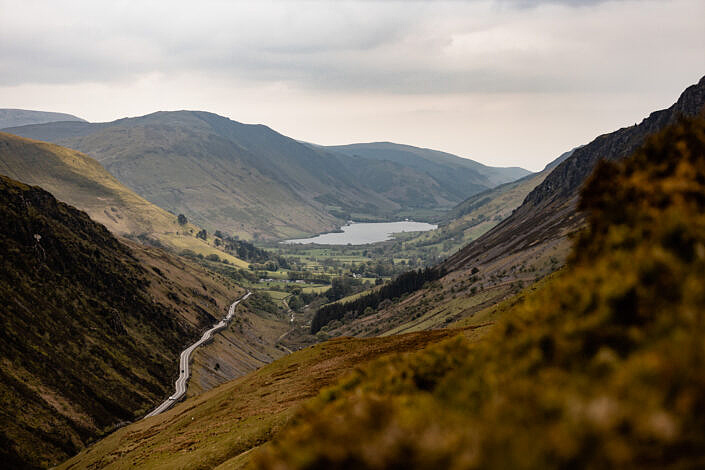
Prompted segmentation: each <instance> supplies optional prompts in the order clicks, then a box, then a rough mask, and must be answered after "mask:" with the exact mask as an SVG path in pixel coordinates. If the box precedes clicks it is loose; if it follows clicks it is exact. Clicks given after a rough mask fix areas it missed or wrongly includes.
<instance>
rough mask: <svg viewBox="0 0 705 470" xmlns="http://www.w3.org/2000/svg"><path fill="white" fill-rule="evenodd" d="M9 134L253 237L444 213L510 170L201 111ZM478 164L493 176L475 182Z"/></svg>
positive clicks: (193, 216) (212, 224) (209, 223)
mask: <svg viewBox="0 0 705 470" xmlns="http://www.w3.org/2000/svg"><path fill="white" fill-rule="evenodd" d="M7 131H8V132H11V133H13V134H17V135H21V136H25V137H29V138H35V139H40V140H47V141H52V142H56V143H60V144H62V145H66V146H69V147H71V148H75V149H78V150H81V151H83V152H85V153H87V154H88V155H90V156H92V157H94V158H96V159H97V160H98V161H99V162H100V163H101V164H103V166H105V168H106V169H107V170H108V171H110V172H111V173H112V174H113V175H115V176H116V177H117V178H118V179H119V180H120V181H122V182H123V183H125V184H126V185H127V186H129V187H130V188H132V189H133V190H135V191H136V192H137V193H138V194H140V195H141V196H143V197H145V198H146V199H148V200H149V201H151V202H153V203H155V204H157V205H158V206H160V207H163V208H165V209H167V210H169V211H172V212H174V213H184V214H186V215H187V216H188V217H189V219H190V220H193V221H194V222H196V223H198V224H199V225H202V226H205V227H206V228H208V229H209V230H211V231H212V230H215V229H220V230H224V231H227V232H230V233H232V234H237V235H239V236H241V237H247V238H250V237H255V236H260V237H266V238H272V237H294V236H301V235H304V234H308V233H314V232H321V231H326V230H330V229H332V228H335V227H336V226H338V225H339V224H340V223H341V222H342V221H343V220H344V219H347V218H350V217H355V218H358V219H367V218H371V219H384V218H390V217H395V214H400V213H408V211H413V210H417V209H439V208H443V209H447V208H449V207H452V206H453V205H455V204H456V203H458V202H460V201H461V200H462V199H464V198H465V197H467V196H468V195H470V194H472V193H473V192H477V191H480V190H483V189H485V188H487V187H490V186H491V185H493V181H495V179H497V177H496V175H494V174H493V173H492V172H493V171H495V170H496V171H498V172H500V173H501V171H504V170H501V171H500V170H497V169H491V168H488V167H484V166H482V165H479V164H475V163H474V162H470V161H468V162H467V163H466V162H465V160H464V159H461V158H458V157H452V158H451V157H447V158H440V157H434V158H435V159H431V160H427V159H423V158H421V157H414V158H416V160H419V161H423V162H426V163H425V167H424V166H422V165H419V164H415V163H413V161H411V160H410V161H409V163H405V162H404V159H396V160H395V161H390V160H380V159H370V158H359V157H351V156H348V155H346V154H344V153H340V152H333V151H330V150H327V149H325V148H324V147H319V146H313V145H308V144H303V143H301V142H297V141H295V140H293V139H291V138H289V137H286V136H283V135H281V134H279V133H277V132H275V131H273V130H272V129H270V128H268V127H266V126H262V125H247V124H241V123H238V122H235V121H232V120H230V119H227V118H224V117H221V116H218V115H215V114H212V113H206V112H198V111H178V112H158V113H153V114H149V115H147V116H142V117H138V118H130V119H121V120H118V121H114V122H111V123H100V124H89V123H49V124H42V125H36V126H23V127H17V128H12V129H8V130H7ZM410 155H411V154H410ZM454 159H455V160H458V161H460V163H457V162H455V160H454ZM416 160H414V161H416ZM473 165H475V166H478V167H481V168H482V169H483V171H485V172H487V173H488V174H489V175H490V176H491V177H490V176H488V177H484V176H478V175H477V172H476V171H475V170H473V169H472V168H471V167H472V166H473ZM426 167H428V168H434V169H435V170H434V171H435V172H436V174H435V175H430V174H429V172H428V171H427V170H428V168H426ZM459 172H460V173H462V174H468V175H474V176H473V177H475V178H476V179H478V180H482V181H483V183H482V184H481V185H476V186H473V185H472V184H471V185H467V184H464V185H463V184H461V182H459V181H456V180H457V179H458V176H457V175H458V173H459ZM493 175H494V176H493ZM506 177H508V176H503V178H506ZM500 179H501V178H500ZM465 183H467V182H465ZM448 187H451V188H454V189H452V190H451V191H448V189H447V188H448Z"/></svg>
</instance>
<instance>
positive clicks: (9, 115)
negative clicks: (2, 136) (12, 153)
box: [0, 108, 86, 129]
mask: <svg viewBox="0 0 705 470" xmlns="http://www.w3.org/2000/svg"><path fill="white" fill-rule="evenodd" d="M57 121H80V122H86V121H85V120H83V119H81V118H79V117H76V116H73V115H71V114H64V113H51V112H47V111H30V110H27V109H9V108H0V129H3V128H5V127H17V126H27V125H30V124H44V123H46V122H57Z"/></svg>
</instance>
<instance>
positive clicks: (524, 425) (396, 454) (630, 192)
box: [254, 119, 705, 470]
mask: <svg viewBox="0 0 705 470" xmlns="http://www.w3.org/2000/svg"><path fill="white" fill-rule="evenodd" d="M580 206H581V209H582V210H586V211H588V217H587V229H586V230H585V231H584V232H582V233H581V235H580V236H579V238H578V239H577V242H576V244H575V246H574V248H573V252H572V256H571V263H570V264H569V265H568V266H567V267H566V269H565V270H564V271H563V272H562V273H559V274H557V275H556V276H553V278H552V279H549V280H548V281H547V282H545V284H544V285H543V286H541V287H540V288H539V289H537V290H536V291H535V292H533V293H530V294H527V295H526V296H525V297H524V298H522V299H516V302H515V303H514V304H513V305H507V306H505V308H504V313H503V318H502V319H501V320H499V321H498V322H497V324H496V325H495V326H494V327H493V328H492V330H491V331H490V332H489V333H488V334H487V335H486V336H485V337H484V338H483V340H482V341H479V342H475V343H471V342H469V341H467V340H464V339H463V338H457V339H455V340H453V341H448V342H444V343H442V344H439V345H434V346H431V347H429V348H427V349H425V350H423V351H420V352H418V353H414V354H408V355H396V356H392V357H388V358H384V359H382V360H378V361H375V362H374V363H372V364H370V365H368V366H366V367H364V368H362V369H361V370H359V371H357V372H356V373H355V374H353V375H352V376H350V377H348V378H347V379H346V380H343V381H341V382H340V383H339V384H338V385H337V386H336V387H333V388H329V389H326V390H325V391H323V392H322V393H321V394H320V395H319V396H318V397H317V399H315V400H312V401H310V402H308V403H307V405H306V406H305V407H304V408H303V409H302V410H301V411H300V412H299V413H298V415H297V416H296V418H295V419H294V420H292V425H291V426H289V428H288V429H287V430H286V431H285V432H283V433H280V435H279V437H278V439H277V440H276V442H275V443H274V444H273V445H269V446H265V448H264V449H263V452H261V453H260V454H259V455H256V456H255V459H254V460H255V463H256V465H255V467H256V468H259V469H278V470H288V469H292V470H293V469H317V468H327V469H347V468H355V469H381V468H413V469H437V468H454V469H455V468H457V469H475V468H523V469H554V468H555V469H560V468H634V469H637V468H638V469H650V468H653V469H663V468H700V467H702V466H703V462H704V461H705V454H704V453H703V449H704V448H705V435H703V433H702V429H703V427H704V426H705V398H704V397H705V372H704V371H703V369H702V367H700V365H701V364H702V363H703V361H705V342H703V341H702V338H703V334H705V294H704V292H703V289H702V285H703V282H705V120H703V119H700V120H699V121H685V122H680V123H678V124H677V125H675V126H673V127H670V128H668V129H667V130H666V131H664V132H662V133H660V134H659V135H658V136H656V137H654V138H651V139H649V141H648V143H647V144H646V146H645V147H643V148H642V149H640V150H639V151H637V153H636V154H635V155H634V156H633V157H631V158H629V159H627V160H626V161H625V162H623V163H620V164H614V163H604V164H600V165H599V166H598V168H597V169H596V170H595V172H594V173H593V176H592V177H591V178H590V180H589V182H588V184H587V185H586V187H585V189H584V190H583V196H582V202H581V205H580ZM341 423H344V425H341Z"/></svg>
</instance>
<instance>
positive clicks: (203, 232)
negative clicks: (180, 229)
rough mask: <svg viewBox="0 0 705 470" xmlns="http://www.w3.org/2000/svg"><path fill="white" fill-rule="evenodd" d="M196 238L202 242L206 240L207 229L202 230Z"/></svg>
mask: <svg viewBox="0 0 705 470" xmlns="http://www.w3.org/2000/svg"><path fill="white" fill-rule="evenodd" d="M196 238H200V239H201V240H205V239H206V238H208V232H206V229H202V230H201V231H200V232H198V233H197V234H196Z"/></svg>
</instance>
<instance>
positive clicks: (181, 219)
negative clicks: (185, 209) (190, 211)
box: [176, 214, 188, 225]
mask: <svg viewBox="0 0 705 470" xmlns="http://www.w3.org/2000/svg"><path fill="white" fill-rule="evenodd" d="M176 221H177V222H178V223H179V225H186V224H187V223H188V219H187V218H186V216H185V215H184V214H179V216H178V217H177V218H176Z"/></svg>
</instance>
